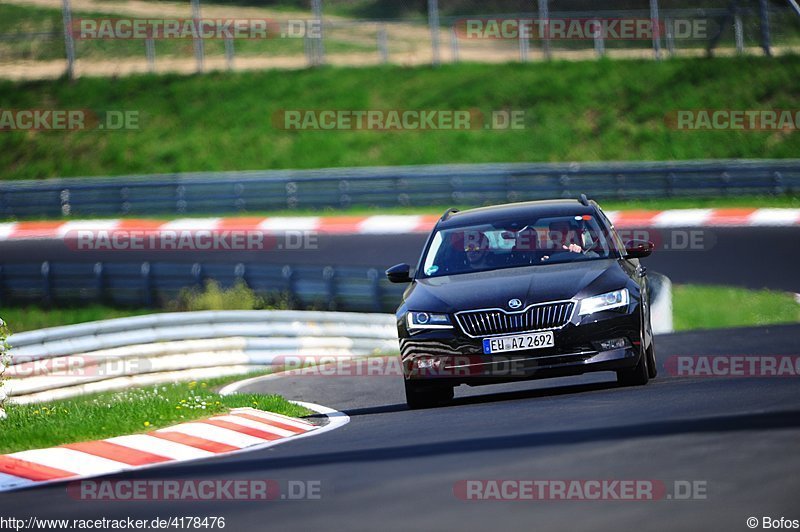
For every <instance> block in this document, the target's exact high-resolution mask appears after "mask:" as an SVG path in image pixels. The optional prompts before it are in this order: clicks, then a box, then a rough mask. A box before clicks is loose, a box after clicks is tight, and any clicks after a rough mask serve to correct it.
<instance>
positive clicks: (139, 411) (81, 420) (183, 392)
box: [0, 377, 310, 453]
mask: <svg viewBox="0 0 800 532" xmlns="http://www.w3.org/2000/svg"><path fill="white" fill-rule="evenodd" d="M240 378H241V377H227V378H219V379H211V380H205V381H200V382H188V383H180V384H166V385H159V386H149V387H145V388H138V389H132V390H127V391H123V392H104V393H98V394H92V395H86V396H82V397H76V398H73V399H66V400H60V401H53V402H49V403H40V404H33V405H14V404H11V405H6V412H7V414H8V419H6V420H5V421H3V422H2V432H0V453H10V452H15V451H22V450H26V449H37V448H42V447H51V446H54V445H61V444H65V443H74V442H80V441H89V440H96V439H103V438H109V437H112V436H121V435H125V434H136V433H141V432H147V431H150V430H153V429H157V428H160V427H167V426H170V425H173V424H177V423H182V422H185V421H190V420H193V419H200V418H204V417H210V416H212V415H216V414H221V413H224V412H227V411H228V409H230V408H236V407H246V406H249V407H253V408H258V409H260V410H268V411H271V412H277V413H279V414H285V415H288V416H294V417H300V416H305V415H308V414H309V413H310V412H309V411H308V410H306V409H305V408H302V407H299V406H297V405H294V404H292V403H290V402H288V401H287V400H285V399H283V398H282V397H280V396H277V395H257V394H234V395H230V396H222V395H219V394H217V393H215V392H214V391H213V389H214V388H215V387H218V386H222V385H224V384H227V383H229V382H233V381H235V380H238V379H240Z"/></svg>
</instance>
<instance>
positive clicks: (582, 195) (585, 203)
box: [581, 194, 589, 207]
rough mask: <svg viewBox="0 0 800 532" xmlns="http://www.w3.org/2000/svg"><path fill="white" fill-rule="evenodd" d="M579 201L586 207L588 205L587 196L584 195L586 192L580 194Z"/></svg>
mask: <svg viewBox="0 0 800 532" xmlns="http://www.w3.org/2000/svg"><path fill="white" fill-rule="evenodd" d="M581 203H582V204H583V205H586V206H587V207H588V206H589V198H587V197H586V194H581Z"/></svg>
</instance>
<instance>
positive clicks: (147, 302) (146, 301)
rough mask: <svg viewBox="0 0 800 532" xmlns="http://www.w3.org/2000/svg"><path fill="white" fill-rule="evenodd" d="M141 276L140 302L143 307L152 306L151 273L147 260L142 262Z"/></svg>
mask: <svg viewBox="0 0 800 532" xmlns="http://www.w3.org/2000/svg"><path fill="white" fill-rule="evenodd" d="M140 272H141V277H142V304H143V305H144V306H145V307H152V306H153V274H152V269H151V268H150V263H149V262H143V263H142V267H141V270H140Z"/></svg>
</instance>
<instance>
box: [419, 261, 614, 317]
mask: <svg viewBox="0 0 800 532" xmlns="http://www.w3.org/2000/svg"><path fill="white" fill-rule="evenodd" d="M629 281H630V278H629V277H628V276H627V275H626V273H625V271H624V270H623V269H622V266H621V265H620V263H619V261H618V260H616V259H607V260H590V261H581V262H573V263H565V264H548V265H537V266H529V267H523V268H508V269H500V270H492V271H487V272H477V273H466V274H460V275H450V276H443V277H432V278H428V279H418V280H416V281H415V282H414V285H413V287H412V289H411V291H410V293H408V294H407V295H406V305H407V308H408V309H409V310H425V311H431V312H457V311H460V310H468V309H477V308H503V309H506V310H511V309H510V308H509V306H508V302H509V300H511V299H519V300H521V301H522V304H523V305H522V308H524V307H527V306H529V305H532V304H535V303H542V302H545V301H557V300H565V299H572V298H583V297H588V296H592V295H597V294H602V293H604V292H609V291H612V290H617V289H619V288H623V287H626V286H628V283H629Z"/></svg>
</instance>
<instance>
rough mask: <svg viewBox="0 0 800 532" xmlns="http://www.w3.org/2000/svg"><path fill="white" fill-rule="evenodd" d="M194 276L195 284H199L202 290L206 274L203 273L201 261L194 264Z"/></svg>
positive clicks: (198, 286)
mask: <svg viewBox="0 0 800 532" xmlns="http://www.w3.org/2000/svg"><path fill="white" fill-rule="evenodd" d="M192 277H193V278H194V284H196V285H197V288H199V289H200V290H202V289H203V281H204V280H205V276H204V275H203V265H202V264H200V263H199V262H195V263H194V264H192Z"/></svg>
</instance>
